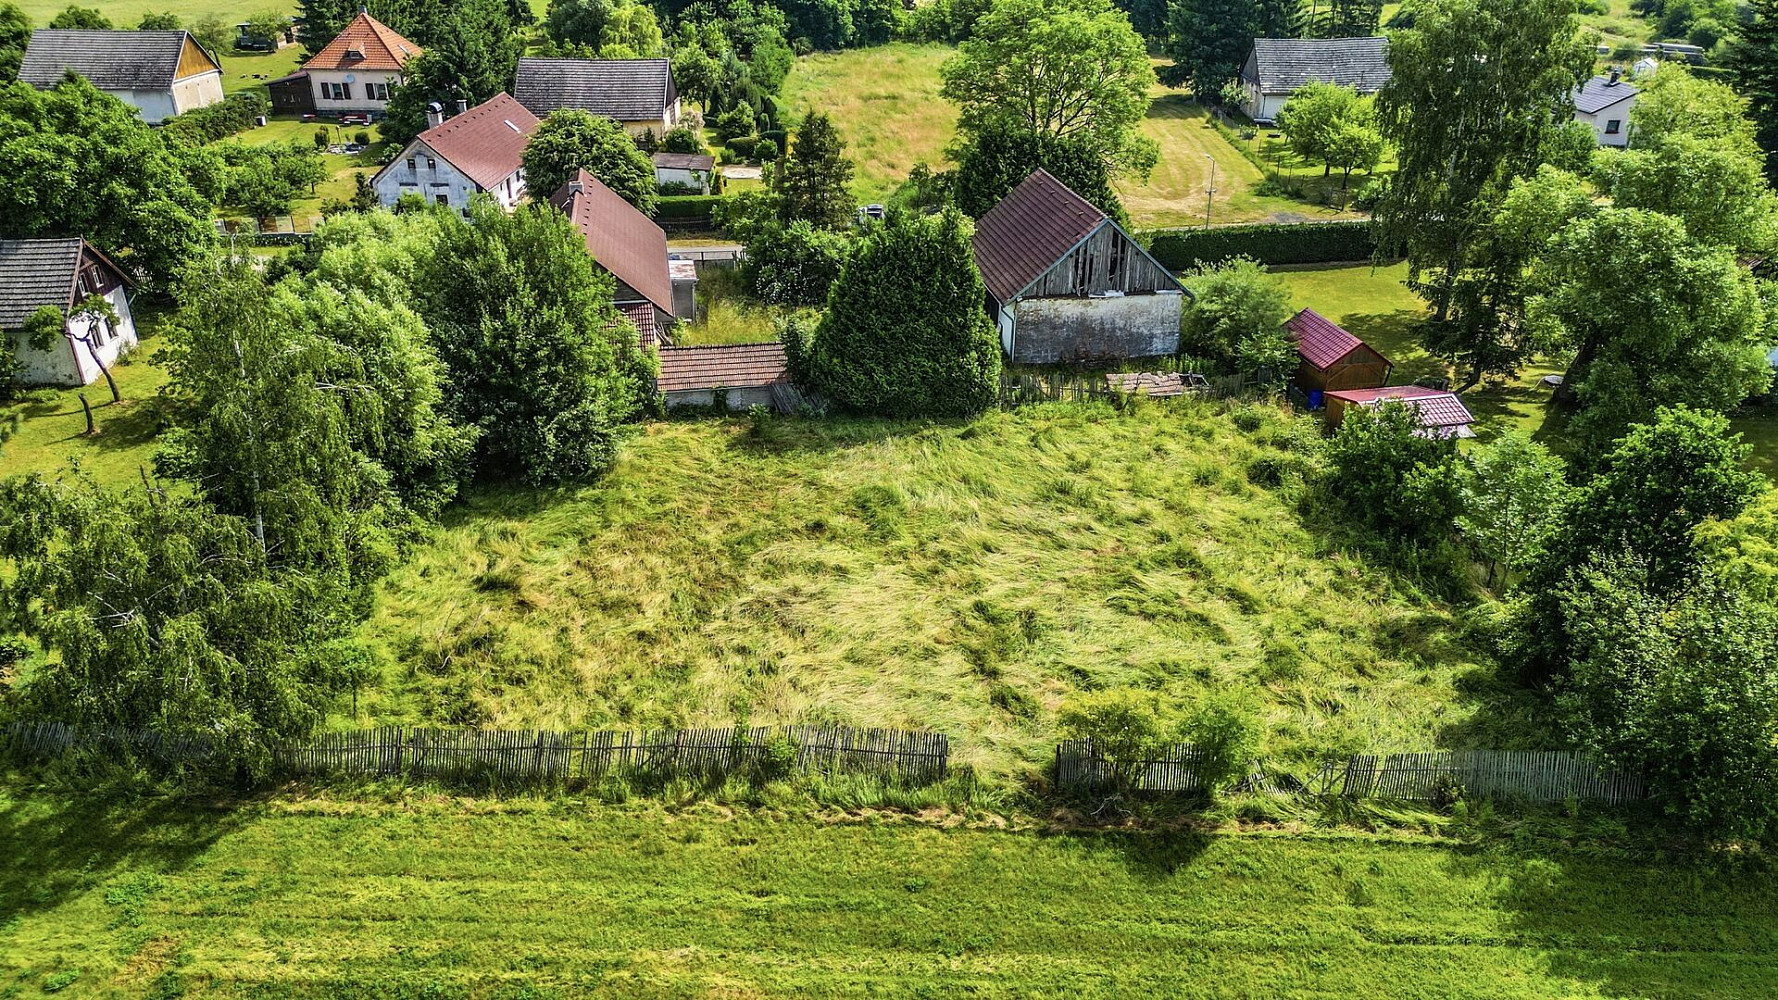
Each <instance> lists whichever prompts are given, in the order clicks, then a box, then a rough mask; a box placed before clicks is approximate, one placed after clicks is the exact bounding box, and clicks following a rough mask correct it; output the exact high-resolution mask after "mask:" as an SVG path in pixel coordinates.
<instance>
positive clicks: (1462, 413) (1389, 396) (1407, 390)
mask: <svg viewBox="0 0 1778 1000" xmlns="http://www.w3.org/2000/svg"><path fill="white" fill-rule="evenodd" d="M1327 395H1328V396H1329V397H1331V398H1334V399H1339V400H1343V401H1345V402H1347V403H1351V404H1353V405H1356V406H1380V405H1382V404H1383V403H1385V402H1388V401H1389V400H1398V401H1400V402H1402V403H1405V404H1406V405H1407V406H1408V408H1409V409H1411V410H1413V411H1414V416H1415V419H1416V420H1417V421H1418V422H1419V424H1420V426H1421V427H1423V428H1425V429H1426V430H1427V431H1429V432H1431V433H1432V435H1433V436H1435V437H1468V436H1469V431H1468V428H1469V425H1470V424H1473V423H1475V417H1474V416H1473V415H1471V414H1470V412H1469V407H1467V406H1464V405H1463V400H1461V399H1459V398H1457V394H1456V393H1454V392H1445V391H1443V390H1441V389H1427V388H1424V387H1421V386H1417V385H1387V386H1384V387H1382V388H1380V389H1336V390H1332V391H1329V392H1328V393H1327Z"/></svg>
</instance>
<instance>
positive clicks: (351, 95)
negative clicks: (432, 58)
mask: <svg viewBox="0 0 1778 1000" xmlns="http://www.w3.org/2000/svg"><path fill="white" fill-rule="evenodd" d="M348 78H350V79H348ZM329 83H339V84H345V85H346V86H347V87H349V88H350V90H349V91H348V96H347V97H346V99H345V100H343V101H338V100H334V99H333V98H331V97H326V96H324V95H326V94H328V93H331V92H332V90H331V88H329V87H326V86H323V84H329ZM370 83H382V84H387V85H388V86H389V89H390V90H391V91H393V90H394V89H395V88H396V87H398V86H400V85H401V74H400V73H394V72H390V71H388V70H358V71H352V70H333V69H324V70H310V71H309V89H310V91H311V92H312V93H313V94H314V95H315V110H316V111H322V112H328V113H333V114H338V113H340V112H346V111H361V112H370V111H376V112H382V111H386V110H388V108H389V102H388V101H373V100H371V99H370V97H369V96H367V95H368V93H369V92H368V91H367V90H366V89H365V85H366V84H370Z"/></svg>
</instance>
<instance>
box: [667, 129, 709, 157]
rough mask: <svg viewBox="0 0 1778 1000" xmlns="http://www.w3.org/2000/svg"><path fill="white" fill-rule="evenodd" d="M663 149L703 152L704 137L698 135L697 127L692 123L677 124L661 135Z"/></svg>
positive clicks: (670, 151) (672, 151)
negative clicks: (691, 124)
mask: <svg viewBox="0 0 1778 1000" xmlns="http://www.w3.org/2000/svg"><path fill="white" fill-rule="evenodd" d="M661 151H662V152H664V153H702V152H703V151H704V139H703V137H702V136H700V135H698V132H697V129H694V128H692V127H691V126H690V125H675V126H673V127H672V128H670V129H668V130H667V134H665V135H663V136H661Z"/></svg>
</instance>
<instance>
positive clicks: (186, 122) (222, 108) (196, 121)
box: [161, 91, 267, 146]
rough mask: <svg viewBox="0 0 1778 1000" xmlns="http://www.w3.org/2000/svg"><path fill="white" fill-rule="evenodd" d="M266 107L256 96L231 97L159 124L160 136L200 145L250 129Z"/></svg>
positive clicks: (260, 98)
mask: <svg viewBox="0 0 1778 1000" xmlns="http://www.w3.org/2000/svg"><path fill="white" fill-rule="evenodd" d="M266 107H267V105H266V102H265V98H263V97H260V96H259V95H258V94H254V93H250V92H246V91H242V92H239V93H234V94H230V95H228V96H227V97H225V98H223V99H222V101H221V102H220V103H217V104H211V105H209V106H207V107H202V108H193V109H191V110H190V111H187V112H186V113H184V114H182V115H175V116H174V117H172V118H169V119H167V120H166V122H165V123H164V124H162V125H161V135H163V136H165V137H166V138H168V139H172V140H177V141H178V142H180V143H183V144H185V145H189V146H202V145H204V144H206V143H211V142H215V141H216V140H218V139H224V138H227V137H228V136H231V135H234V134H235V133H237V132H245V131H247V130H248V129H250V128H252V127H253V126H254V123H255V121H256V119H258V117H259V116H260V115H263V114H265V113H266Z"/></svg>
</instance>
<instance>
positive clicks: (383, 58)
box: [302, 11, 425, 70]
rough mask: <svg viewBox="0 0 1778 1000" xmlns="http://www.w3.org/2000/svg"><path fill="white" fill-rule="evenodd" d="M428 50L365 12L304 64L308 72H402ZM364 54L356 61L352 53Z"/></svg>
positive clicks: (361, 12)
mask: <svg viewBox="0 0 1778 1000" xmlns="http://www.w3.org/2000/svg"><path fill="white" fill-rule="evenodd" d="M424 51H425V50H424V49H422V48H420V47H419V46H418V45H415V44H414V43H413V42H410V41H408V40H407V39H405V38H403V37H401V35H400V34H398V33H397V32H396V31H395V29H394V28H391V27H389V26H388V25H386V24H384V23H383V22H381V21H379V20H377V19H376V18H374V17H371V16H370V15H369V14H367V13H365V12H364V11H359V12H358V16H356V17H354V18H352V20H351V22H350V23H349V24H347V25H346V26H345V28H344V29H342V30H341V31H340V33H339V34H337V35H335V36H333V41H331V42H328V43H327V45H326V46H325V47H324V48H322V50H321V51H319V52H317V53H315V58H313V59H310V60H309V61H308V62H306V63H303V67H302V68H303V69H306V70H317V69H321V70H332V69H381V70H399V69H401V68H402V67H403V66H406V65H407V62H408V60H410V59H413V58H415V57H416V56H418V55H420V53H422V52H424ZM353 52H358V53H362V58H356V59H355V58H353V57H352V56H351V55H350V53H353Z"/></svg>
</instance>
